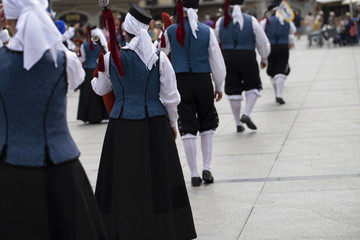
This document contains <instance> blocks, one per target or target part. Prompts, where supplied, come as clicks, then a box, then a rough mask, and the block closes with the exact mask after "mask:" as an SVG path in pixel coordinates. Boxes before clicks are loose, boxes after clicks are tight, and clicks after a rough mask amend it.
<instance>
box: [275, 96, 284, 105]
mask: <svg viewBox="0 0 360 240" xmlns="http://www.w3.org/2000/svg"><path fill="white" fill-rule="evenodd" d="M276 102H277V103H278V104H280V105H282V104H285V101H284V99H282V98H279V97H277V98H276Z"/></svg>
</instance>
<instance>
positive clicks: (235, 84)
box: [222, 50, 262, 95]
mask: <svg viewBox="0 0 360 240" xmlns="http://www.w3.org/2000/svg"><path fill="white" fill-rule="evenodd" d="M222 53H223V56H224V60H225V65H226V72H227V75H226V79H225V93H226V94H227V95H241V94H242V92H243V91H248V90H252V89H258V90H262V84H261V79H260V76H259V65H258V63H257V61H256V53H255V51H253V50H239V51H234V50H223V51H222Z"/></svg>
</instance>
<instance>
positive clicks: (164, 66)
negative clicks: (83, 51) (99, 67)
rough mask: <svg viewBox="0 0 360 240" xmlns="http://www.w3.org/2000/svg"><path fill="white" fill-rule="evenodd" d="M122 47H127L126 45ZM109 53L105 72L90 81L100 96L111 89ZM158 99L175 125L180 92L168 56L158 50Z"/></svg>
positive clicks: (172, 124) (172, 125)
mask: <svg viewBox="0 0 360 240" xmlns="http://www.w3.org/2000/svg"><path fill="white" fill-rule="evenodd" d="M123 49H129V47H128V46H125V47H123ZM110 57H111V55H110V53H107V54H106V55H105V57H104V63H105V72H103V73H102V72H99V77H98V78H94V79H93V80H92V81H91V85H92V88H93V90H94V91H95V92H96V93H97V94H98V95H100V96H103V95H105V94H107V93H109V92H110V91H111V90H112V84H111V79H110V72H109V63H110V59H109V58H110ZM160 99H161V101H162V102H163V104H164V107H165V109H166V111H167V113H168V117H169V120H170V125H171V127H175V126H176V121H177V119H178V117H179V116H178V113H177V105H178V104H179V103H180V94H179V92H178V90H177V84H176V76H175V72H174V69H173V67H172V65H171V63H170V61H169V59H168V57H167V56H166V55H165V54H164V53H163V52H160Z"/></svg>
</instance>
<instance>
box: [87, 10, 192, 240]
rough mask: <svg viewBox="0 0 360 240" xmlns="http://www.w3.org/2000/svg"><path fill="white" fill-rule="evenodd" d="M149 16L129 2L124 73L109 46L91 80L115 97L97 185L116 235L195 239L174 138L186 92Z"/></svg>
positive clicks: (133, 239) (129, 239)
mask: <svg viewBox="0 0 360 240" xmlns="http://www.w3.org/2000/svg"><path fill="white" fill-rule="evenodd" d="M150 20H151V16H150V15H149V14H148V13H147V12H145V10H143V9H142V8H139V7H138V6H133V7H131V8H130V10H129V13H128V14H127V16H126V19H125V22H124V29H125V31H126V34H127V41H128V43H127V45H126V46H125V47H123V48H122V49H121V50H120V59H121V66H122V69H123V71H124V72H123V74H119V73H121V71H119V70H118V69H120V65H117V64H115V62H116V60H115V61H114V60H113V57H114V55H115V54H113V53H111V54H109V53H108V54H106V55H105V58H104V62H105V64H104V69H105V71H104V72H102V73H100V72H99V77H98V78H94V79H93V81H92V86H93V89H94V91H95V92H96V93H98V94H99V95H104V94H106V93H108V92H110V91H111V90H114V93H115V96H116V100H115V104H114V106H113V108H112V111H111V113H110V121H109V125H108V129H107V131H106V136H105V140H104V145H103V150H102V155H101V162H100V168H99V174H98V180H97V185H96V191H95V196H96V198H97V201H98V203H99V207H100V210H101V211H102V213H103V217H104V223H105V226H106V228H107V234H108V237H109V239H110V240H118V239H125V240H143V239H157V240H190V239H194V238H196V232H195V227H194V222H193V217H192V212H191V207H190V203H189V199H188V194H187V190H186V186H185V182H184V177H183V173H182V168H181V165H180V161H179V156H178V152H177V148H176V144H175V141H174V138H176V134H177V131H176V120H177V118H178V115H177V110H176V107H177V105H178V103H179V102H180V96H179V93H178V91H177V88H176V78H175V73H174V70H173V68H172V66H171V63H170V61H169V59H168V58H167V57H166V55H165V54H164V53H160V54H159V53H157V52H156V49H155V47H154V46H153V45H152V42H151V39H150V36H149V35H148V33H147V29H148V24H149V22H150ZM99 62H100V61H99ZM100 67H101V66H99V69H100ZM160 99H161V100H160Z"/></svg>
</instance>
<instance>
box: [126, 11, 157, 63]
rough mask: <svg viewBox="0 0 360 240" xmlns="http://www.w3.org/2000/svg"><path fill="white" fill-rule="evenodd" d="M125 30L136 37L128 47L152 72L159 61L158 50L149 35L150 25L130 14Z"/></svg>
mask: <svg viewBox="0 0 360 240" xmlns="http://www.w3.org/2000/svg"><path fill="white" fill-rule="evenodd" d="M123 27H124V30H125V31H127V32H128V33H131V34H133V35H135V37H134V38H133V39H132V40H131V41H130V43H128V44H127V46H128V47H129V48H130V49H131V50H134V51H135V52H136V54H137V55H138V56H139V57H140V59H141V60H142V61H143V63H144V64H145V65H146V67H147V68H148V69H149V70H151V69H152V67H153V66H154V65H155V63H156V61H157V60H158V59H159V57H158V55H157V54H156V48H155V46H154V45H153V43H152V41H151V37H150V35H149V33H148V28H149V25H147V24H144V23H142V22H140V21H138V20H137V19H136V18H135V17H134V16H132V15H131V14H130V13H128V14H127V15H126V17H125V21H124V25H123Z"/></svg>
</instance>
